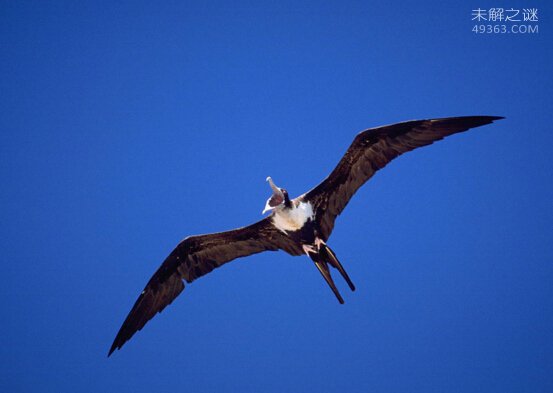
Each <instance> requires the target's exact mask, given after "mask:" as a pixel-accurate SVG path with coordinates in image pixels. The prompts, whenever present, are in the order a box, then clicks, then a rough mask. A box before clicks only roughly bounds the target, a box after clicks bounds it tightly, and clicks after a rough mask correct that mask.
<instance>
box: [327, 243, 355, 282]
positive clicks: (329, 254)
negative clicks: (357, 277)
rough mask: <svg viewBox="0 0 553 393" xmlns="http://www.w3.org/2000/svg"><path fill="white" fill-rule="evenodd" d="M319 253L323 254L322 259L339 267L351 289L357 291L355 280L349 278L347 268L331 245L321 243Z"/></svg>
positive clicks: (336, 267) (334, 266)
mask: <svg viewBox="0 0 553 393" xmlns="http://www.w3.org/2000/svg"><path fill="white" fill-rule="evenodd" d="M319 254H320V255H321V257H322V259H323V260H324V261H326V262H328V263H330V266H332V267H333V268H335V269H337V270H338V271H339V272H340V274H341V275H342V277H343V278H344V280H346V282H347V283H348V286H349V289H351V290H352V291H355V285H353V282H352V281H351V279H350V278H349V276H348V274H347V273H346V270H345V269H344V267H343V266H342V264H341V263H340V261H339V260H338V258H337V257H336V254H334V251H332V249H331V248H330V247H328V246H327V245H326V244H322V245H321V249H320V250H319Z"/></svg>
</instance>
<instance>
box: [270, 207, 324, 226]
mask: <svg viewBox="0 0 553 393" xmlns="http://www.w3.org/2000/svg"><path fill="white" fill-rule="evenodd" d="M313 216H314V213H313V206H311V204H310V203H309V202H307V203H305V202H300V203H299V204H298V206H296V207H294V208H292V209H278V210H275V213H274V214H273V224H274V226H275V227H276V228H277V229H278V230H280V231H282V232H291V231H297V230H298V229H301V227H303V225H304V224H305V223H306V222H307V220H312V219H313Z"/></svg>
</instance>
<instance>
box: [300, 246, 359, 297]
mask: <svg viewBox="0 0 553 393" xmlns="http://www.w3.org/2000/svg"><path fill="white" fill-rule="evenodd" d="M317 251H318V252H314V250H313V249H309V250H307V249H306V253H307V255H308V256H309V258H311V260H312V261H313V262H314V263H315V266H316V267H317V269H318V270H319V272H320V273H321V275H322V276H323V278H324V279H325V281H326V283H327V284H328V286H329V287H330V289H332V292H334V295H335V296H336V299H338V301H339V302H340V304H344V299H343V298H342V295H340V292H339V291H338V288H336V284H334V280H332V276H331V275H330V269H329V268H328V265H330V266H332V267H333V268H335V269H336V270H338V271H339V272H340V274H341V275H342V277H343V278H344V280H346V282H347V283H348V285H349V287H350V289H351V290H352V291H355V285H353V282H352V281H351V279H350V278H349V276H348V274H347V273H346V271H345V269H344V267H343V266H342V264H341V263H340V261H339V260H338V258H337V257H336V254H334V251H332V250H331V249H330V247H328V246H327V245H326V244H324V243H322V242H321V244H319V245H318V250H317Z"/></svg>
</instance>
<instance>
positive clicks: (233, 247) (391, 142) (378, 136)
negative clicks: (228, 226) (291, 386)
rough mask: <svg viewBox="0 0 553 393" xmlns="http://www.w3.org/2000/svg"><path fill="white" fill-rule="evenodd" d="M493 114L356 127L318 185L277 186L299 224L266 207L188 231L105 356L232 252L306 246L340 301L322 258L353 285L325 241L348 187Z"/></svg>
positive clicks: (299, 251) (296, 251)
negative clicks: (259, 215)
mask: <svg viewBox="0 0 553 393" xmlns="http://www.w3.org/2000/svg"><path fill="white" fill-rule="evenodd" d="M498 119H502V117H495V116H466V117H452V118H443V119H432V120H414V121H408V122H404V123H398V124H393V125H389V126H383V127H377V128H371V129H368V130H365V131H362V132H361V133H359V134H358V135H357V136H356V137H355V139H354V141H353V143H352V144H351V146H350V147H349V148H348V150H347V152H346V153H345V155H344V156H343V157H342V159H341V160H340V162H339V163H338V165H337V166H336V168H335V169H334V170H333V171H332V172H331V174H330V175H329V176H328V177H327V178H326V179H325V180H324V181H323V182H321V183H320V184H319V185H318V186H317V187H315V188H314V189H312V190H311V191H309V192H307V193H306V194H304V195H302V196H300V197H298V198H296V199H294V200H292V201H290V200H289V199H288V196H287V195H288V194H287V193H286V191H285V190H283V189H280V190H281V191H283V192H284V194H282V195H280V199H282V200H284V199H286V200H287V203H284V202H282V203H283V205H286V206H284V207H283V208H287V209H290V208H292V207H296V206H298V205H299V204H301V203H308V204H310V205H311V206H312V209H313V212H314V217H312V219H310V220H308V221H307V222H306V223H305V224H302V225H303V227H302V228H301V229H299V230H297V231H291V232H287V231H284V230H282V228H280V229H279V228H277V226H275V225H276V224H275V222H274V221H273V216H274V214H275V213H272V214H271V215H270V216H268V217H267V218H265V219H263V220H261V221H259V222H257V223H255V224H252V225H250V226H247V227H243V228H239V229H235V230H232V231H227V232H220V233H213V234H208V235H200V236H191V237H187V238H186V239H184V240H183V241H182V242H181V243H179V245H178V246H177V247H176V248H175V249H174V250H173V251H172V252H171V254H169V256H168V257H167V258H166V259H165V261H164V262H163V264H162V265H161V266H160V267H159V269H158V270H157V271H156V272H155V274H154V275H153V276H152V278H151V279H150V281H149V282H148V284H147V285H146V287H145V288H144V290H143V291H142V293H141V295H140V296H139V297H138V299H137V301H136V302H135V304H134V306H133V308H132V309H131V311H130V313H129V315H128V316H127V318H126V319H125V321H124V322H123V325H122V327H121V329H120V330H119V332H118V333H117V336H116V337H115V340H114V342H113V344H112V346H111V348H110V350H109V354H108V356H109V355H111V354H112V353H113V351H114V350H115V349H118V348H121V347H122V346H123V344H125V342H127V341H128V340H129V339H130V338H131V337H132V336H133V335H134V334H135V333H136V332H137V331H138V330H141V329H142V328H143V327H144V325H145V324H146V323H147V322H148V321H149V320H150V319H152V318H153V317H154V316H155V314H156V313H158V312H161V311H162V310H163V309H164V308H165V307H166V306H167V305H169V304H171V302H172V301H173V300H174V299H175V298H176V297H177V296H178V295H179V294H180V293H181V292H182V291H183V289H184V282H183V280H185V281H186V282H188V283H191V282H192V281H194V280H195V279H196V278H198V277H201V276H203V275H205V274H207V273H209V272H211V271H212V270H213V269H215V268H217V267H219V266H221V265H223V264H225V263H227V262H229V261H232V260H233V259H236V258H240V257H245V256H248V255H252V254H256V253H260V252H263V251H277V250H283V251H285V252H287V253H288V254H290V255H294V256H296V255H303V254H304V253H307V254H308V255H309V256H310V258H311V259H312V260H313V261H314V262H315V265H316V266H317V268H318V269H319V271H320V272H321V274H322V275H323V277H324V278H325V280H326V282H327V283H328V285H329V286H330V287H331V289H332V290H333V292H334V294H335V295H336V297H337V298H338V300H339V301H340V303H343V299H342V297H341V296H340V294H339V292H338V290H337V288H336V286H335V285H334V282H333V281H332V278H331V276H330V271H329V269H328V266H327V264H329V265H330V266H332V267H333V268H336V269H337V270H339V271H340V273H341V274H342V276H343V277H344V279H346V281H347V282H348V284H349V286H350V288H351V289H352V290H354V286H353V283H352V282H351V280H350V279H349V277H348V276H347V273H346V272H345V270H344V269H343V267H342V265H341V264H340V262H339V261H338V259H337V258H336V255H335V254H334V252H333V251H332V250H331V249H330V248H329V247H328V246H327V245H326V244H324V242H326V241H327V240H328V238H329V236H330V234H331V233H332V229H333V228H334V222H335V220H336V217H337V216H338V215H340V213H341V212H342V211H343V210H344V208H345V207H346V205H347V204H348V202H349V200H350V199H351V197H352V196H353V194H355V192H356V191H357V190H358V189H359V187H361V186H362V185H363V184H364V183H365V182H366V181H367V180H369V179H370V178H371V177H372V176H373V175H374V174H375V172H376V171H377V170H379V169H381V168H383V167H384V166H385V165H386V164H388V163H389V162H390V161H391V160H393V159H394V158H396V157H397V156H399V155H401V154H403V153H405V152H408V151H411V150H413V149H416V148H417V147H422V146H426V145H429V144H431V143H433V142H435V141H438V140H440V139H443V138H445V137H446V136H449V135H452V134H455V133H458V132H462V131H466V130H468V129H470V128H473V127H478V126H482V125H485V124H489V123H491V122H493V121H494V120H498ZM273 186H274V185H273ZM277 191H278V190H277ZM284 195H285V197H284ZM277 197H278V195H277ZM277 199H278V198H277ZM273 201H274V200H273ZM273 205H274V204H273ZM273 205H270V206H271V207H273ZM319 240H322V241H323V242H322V243H321V242H319ZM317 242H318V243H317ZM305 245H308V246H313V247H315V246H316V248H314V249H313V250H312V251H309V252H306V249H305V248H303V246H305Z"/></svg>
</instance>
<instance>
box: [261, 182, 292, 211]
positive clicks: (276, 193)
mask: <svg viewBox="0 0 553 393" xmlns="http://www.w3.org/2000/svg"><path fill="white" fill-rule="evenodd" d="M267 181H268V182H269V185H270V186H271V189H272V190H273V195H271V197H270V198H269V199H267V203H266V204H265V209H263V211H262V212H261V214H265V213H266V212H268V211H271V210H275V209H277V208H279V207H285V206H288V205H289V204H290V199H289V198H288V191H286V190H285V189H284V188H279V187H277V186H276V185H275V183H273V179H271V177H270V176H269V177H268V178H267Z"/></svg>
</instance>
